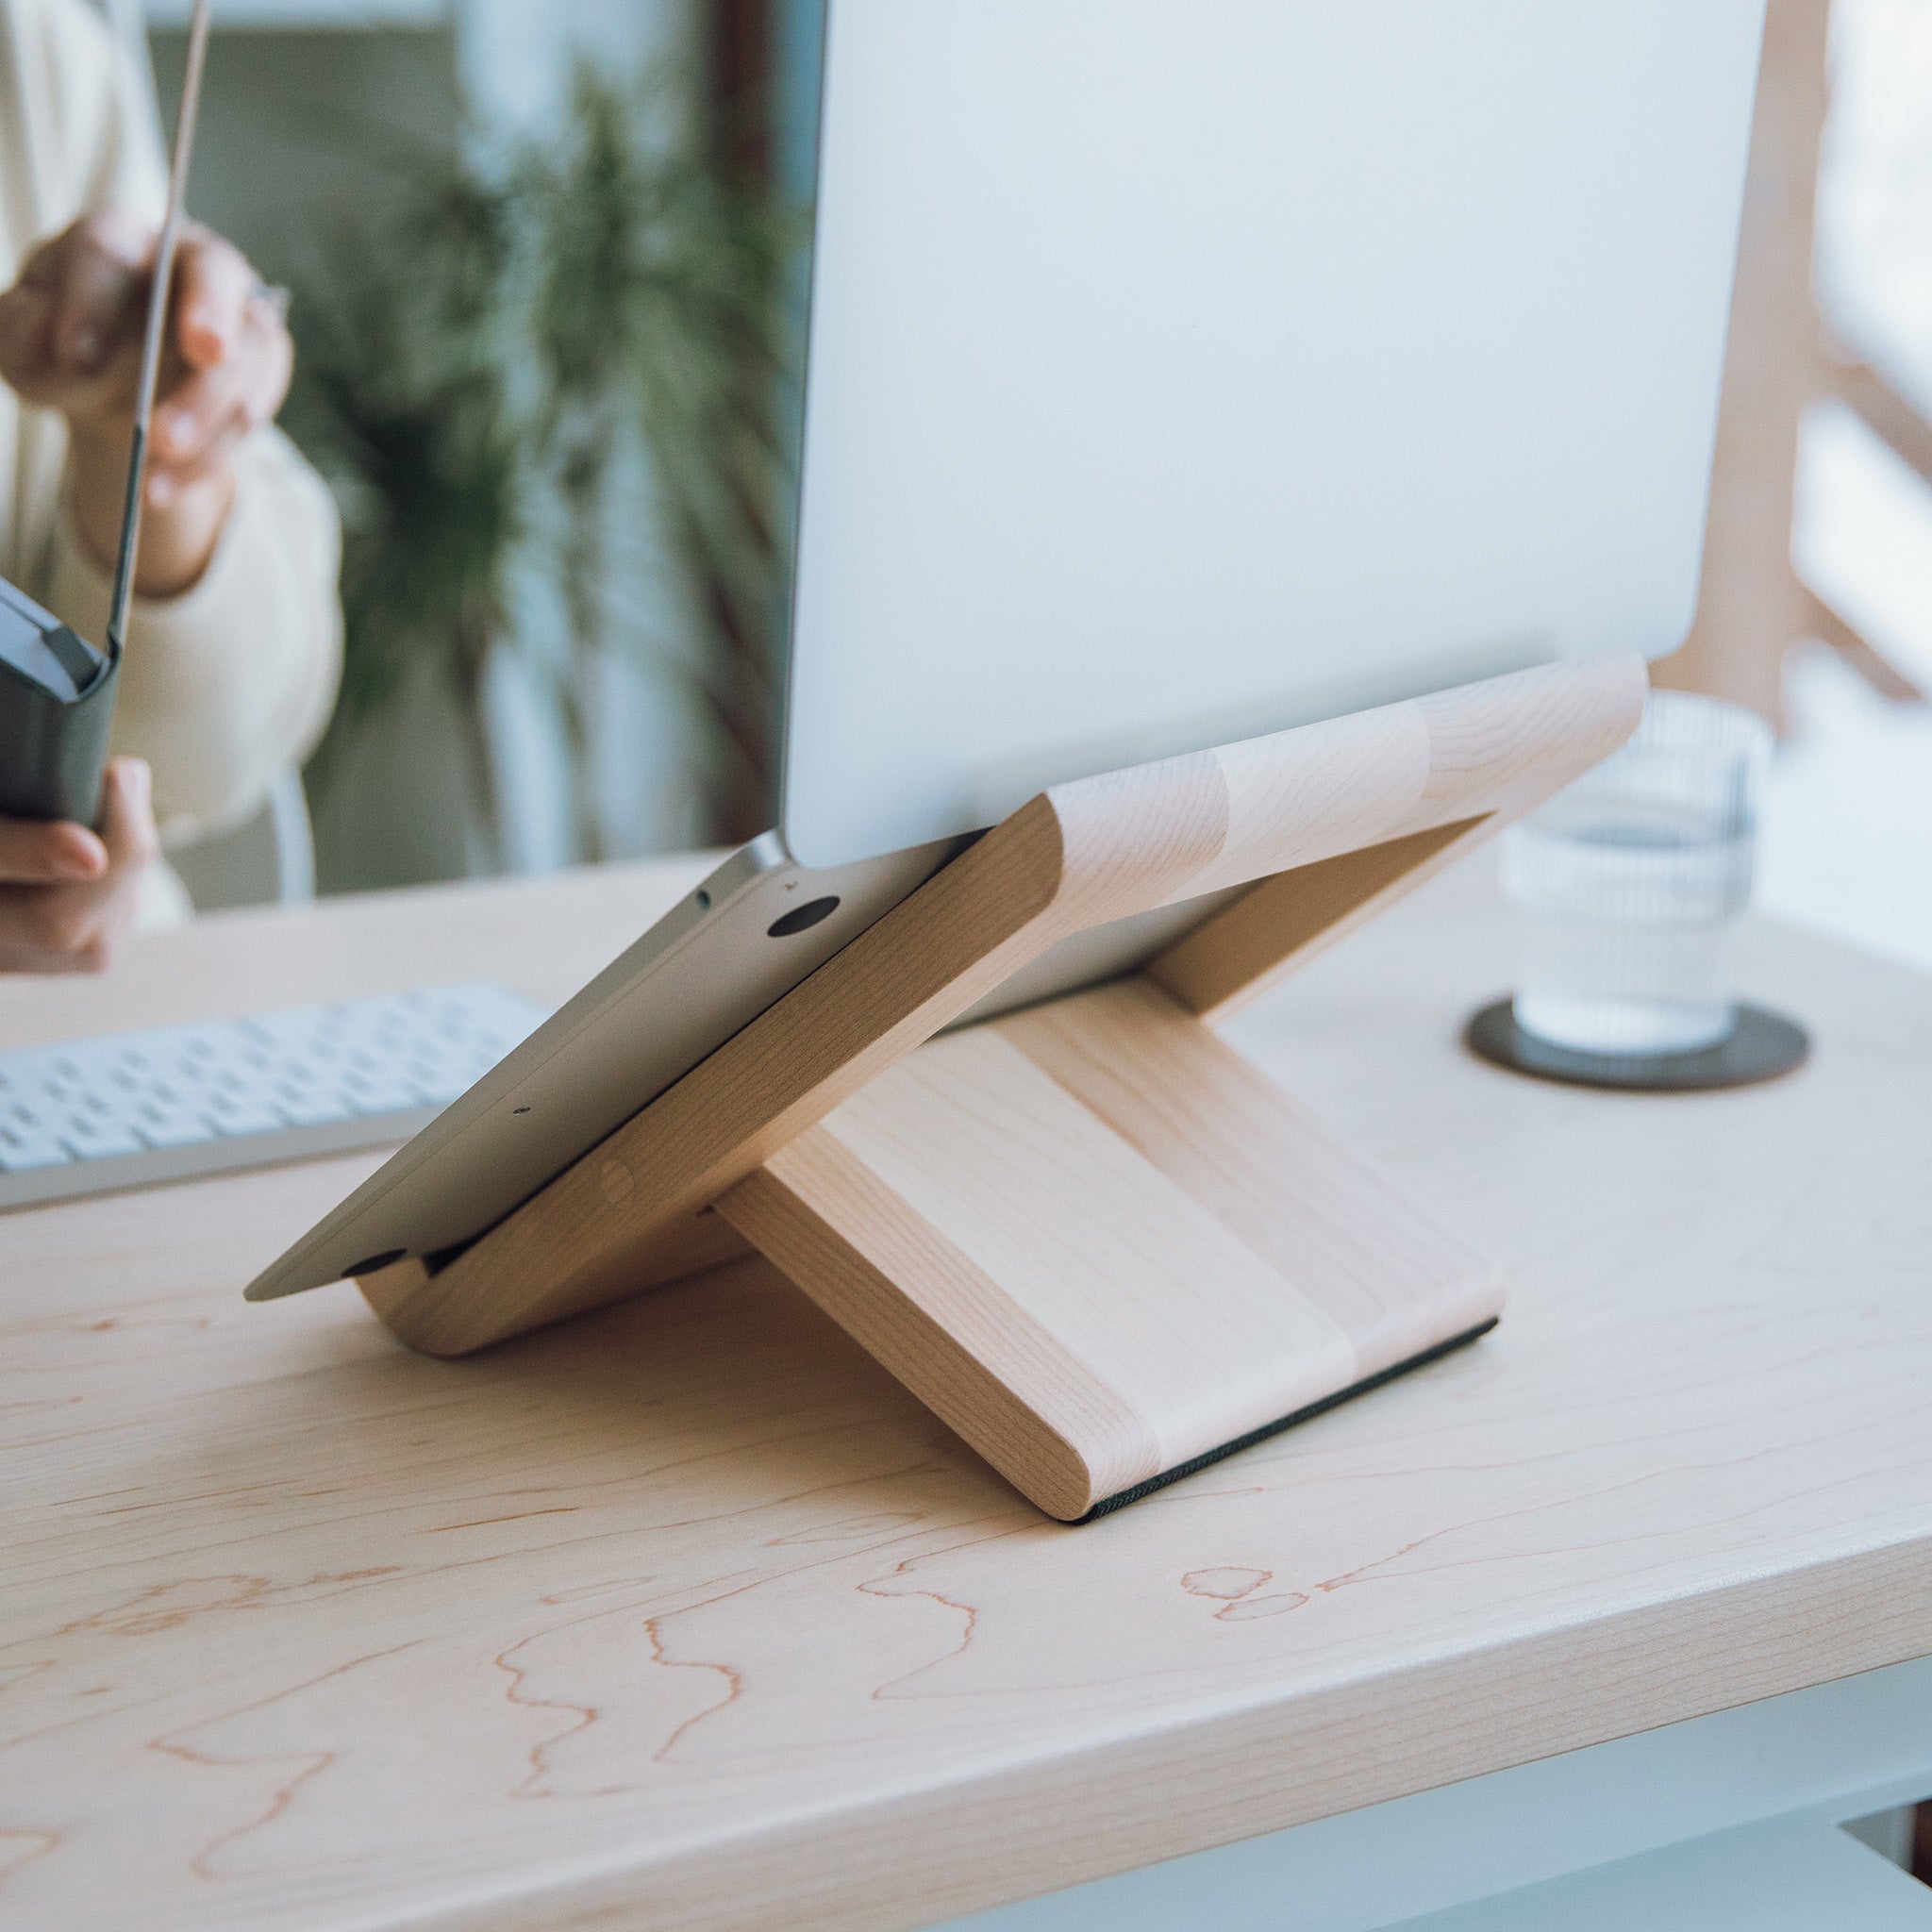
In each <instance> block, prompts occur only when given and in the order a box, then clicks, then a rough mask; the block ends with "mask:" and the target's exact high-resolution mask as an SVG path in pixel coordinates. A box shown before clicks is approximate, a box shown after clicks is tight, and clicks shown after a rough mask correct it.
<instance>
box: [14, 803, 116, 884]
mask: <svg viewBox="0 0 1932 1932" xmlns="http://www.w3.org/2000/svg"><path fill="white" fill-rule="evenodd" d="M107 870H108V848H107V847H106V845H104V844H103V843H102V842H101V841H100V839H99V838H98V837H96V835H95V834H94V833H92V832H91V831H89V830H88V828H87V827H86V826H85V825H74V824H42V823H41V822H40V821H38V820H36V819H0V880H8V881H10V882H12V883H14V884H18V885H60V884H65V883H67V882H69V881H75V880H84V879H97V878H99V877H100V876H101V874H103V873H105V872H106V871H107Z"/></svg>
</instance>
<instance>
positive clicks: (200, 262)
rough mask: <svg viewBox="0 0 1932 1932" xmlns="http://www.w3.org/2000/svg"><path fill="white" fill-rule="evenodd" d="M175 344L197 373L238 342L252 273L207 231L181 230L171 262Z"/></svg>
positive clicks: (232, 248)
mask: <svg viewBox="0 0 1932 1932" xmlns="http://www.w3.org/2000/svg"><path fill="white" fill-rule="evenodd" d="M255 286H256V276H255V271H254V270H253V269H252V268H250V267H249V266H248V258H247V257H246V256H244V255H243V254H242V251H241V250H240V249H239V248H237V247H236V246H235V245H234V243H233V242H225V241H223V240H222V238H221V237H220V236H219V235H216V234H212V233H210V232H209V231H208V229H206V228H203V227H200V226H196V225H190V226H188V227H186V228H184V229H183V231H182V235H181V243H180V251H179V253H178V254H177V255H176V256H175V342H176V343H177V345H178V346H179V348H180V351H181V354H182V355H183V356H184V357H185V358H187V359H188V361H189V362H190V363H191V364H192V366H193V367H194V368H196V369H212V368H213V367H215V365H216V364H218V363H219V362H221V361H223V360H224V359H225V358H226V357H227V356H228V355H229V354H230V352H231V351H232V350H233V349H234V348H235V346H236V344H237V343H238V342H239V341H240V340H241V338H242V326H243V325H244V323H245V322H246V320H247V315H248V302H249V297H250V295H251V294H252V293H253V292H254V290H255Z"/></svg>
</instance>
